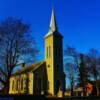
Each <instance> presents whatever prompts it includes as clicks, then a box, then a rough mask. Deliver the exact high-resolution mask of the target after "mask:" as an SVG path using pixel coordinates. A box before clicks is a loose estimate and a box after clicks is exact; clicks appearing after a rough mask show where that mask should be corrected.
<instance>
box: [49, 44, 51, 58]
mask: <svg viewBox="0 0 100 100" xmlns="http://www.w3.org/2000/svg"><path fill="white" fill-rule="evenodd" d="M50 56H51V47H50V46H49V57H50Z"/></svg>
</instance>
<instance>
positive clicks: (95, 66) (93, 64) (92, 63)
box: [87, 48, 100, 95]
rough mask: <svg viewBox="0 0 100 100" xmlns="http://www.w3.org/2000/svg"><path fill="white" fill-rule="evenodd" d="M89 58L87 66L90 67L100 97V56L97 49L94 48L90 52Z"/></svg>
mask: <svg viewBox="0 0 100 100" xmlns="http://www.w3.org/2000/svg"><path fill="white" fill-rule="evenodd" d="M87 57H88V59H87V64H88V67H89V68H90V75H91V76H92V77H94V81H95V85H96V89H97V95H99V90H98V84H97V80H98V75H99V65H100V61H99V60H100V54H99V52H98V51H97V50H96V49H94V48H92V49H90V50H89V52H88V54H87Z"/></svg>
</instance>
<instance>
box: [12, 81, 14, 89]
mask: <svg viewBox="0 0 100 100" xmlns="http://www.w3.org/2000/svg"><path fill="white" fill-rule="evenodd" d="M12 91H14V80H13V81H12Z"/></svg>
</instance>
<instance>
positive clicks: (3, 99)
mask: <svg viewBox="0 0 100 100" xmlns="http://www.w3.org/2000/svg"><path fill="white" fill-rule="evenodd" d="M24 98H25V100H46V99H47V100H48V99H50V100H52V99H55V100H60V99H62V100H100V97H95V96H91V97H65V98H56V97H50V98H48V97H45V96H17V95H16V96H15V95H12V96H7V95H3V96H0V100H20V99H21V100H24Z"/></svg>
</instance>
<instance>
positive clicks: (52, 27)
mask: <svg viewBox="0 0 100 100" xmlns="http://www.w3.org/2000/svg"><path fill="white" fill-rule="evenodd" d="M49 31H50V32H55V31H57V24H56V19H55V14H54V8H52V15H51V21H50V26H49Z"/></svg>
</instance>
